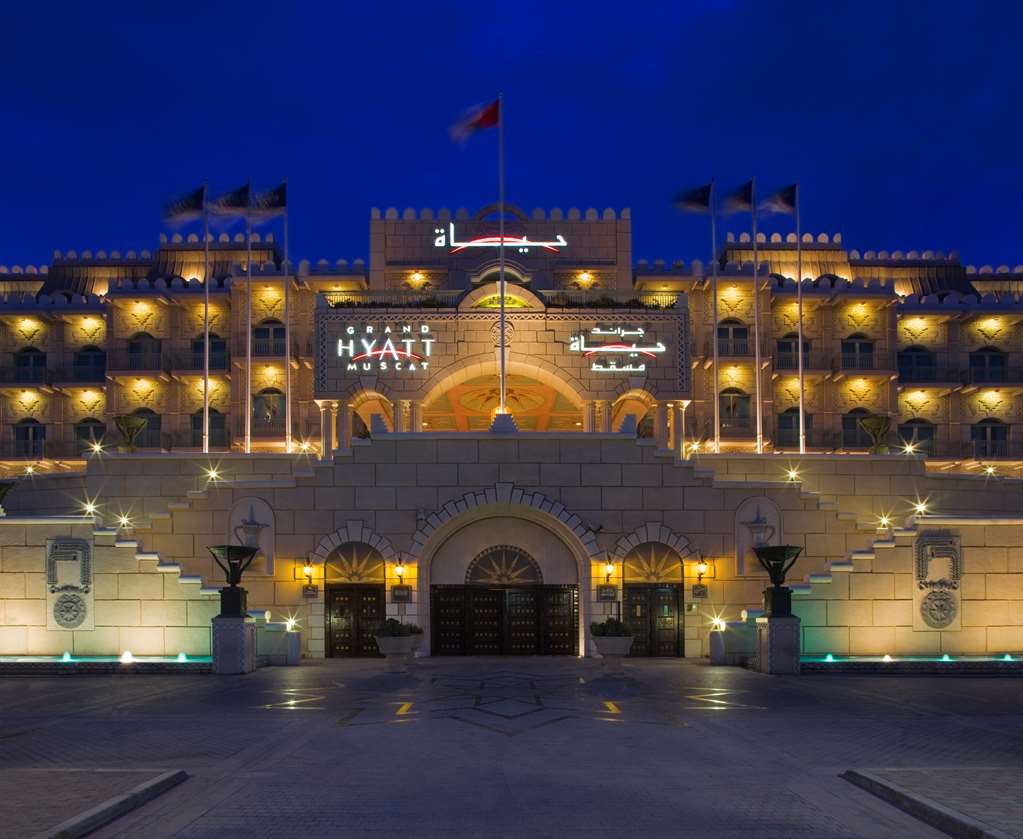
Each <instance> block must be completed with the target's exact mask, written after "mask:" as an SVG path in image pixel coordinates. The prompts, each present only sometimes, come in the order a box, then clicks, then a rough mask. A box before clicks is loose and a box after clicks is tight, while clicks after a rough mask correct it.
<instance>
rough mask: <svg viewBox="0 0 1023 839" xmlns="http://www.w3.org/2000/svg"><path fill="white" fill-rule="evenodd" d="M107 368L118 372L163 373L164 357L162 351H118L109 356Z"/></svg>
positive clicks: (111, 371) (113, 372)
mask: <svg viewBox="0 0 1023 839" xmlns="http://www.w3.org/2000/svg"><path fill="white" fill-rule="evenodd" d="M107 370H108V371H109V372H110V373H112V374H115V375H116V374H117V373H135V374H138V373H163V372H164V357H163V353H162V352H158V351H148V352H116V353H111V354H110V356H109V357H108V358H107Z"/></svg>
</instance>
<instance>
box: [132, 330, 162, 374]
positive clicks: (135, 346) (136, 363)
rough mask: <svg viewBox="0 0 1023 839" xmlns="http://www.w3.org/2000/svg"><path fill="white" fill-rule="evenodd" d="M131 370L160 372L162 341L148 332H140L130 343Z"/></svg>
mask: <svg viewBox="0 0 1023 839" xmlns="http://www.w3.org/2000/svg"><path fill="white" fill-rule="evenodd" d="M128 369H129V370H160V369H161V357H160V340H159V338H154V337H153V336H152V335H150V334H149V333H148V332H139V333H137V334H136V335H133V336H132V338H131V339H130V340H129V341H128Z"/></svg>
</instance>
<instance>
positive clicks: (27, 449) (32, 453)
mask: <svg viewBox="0 0 1023 839" xmlns="http://www.w3.org/2000/svg"><path fill="white" fill-rule="evenodd" d="M8 433H10V432H9V430H8ZM83 456H84V455H83V454H82V446H80V445H79V444H78V443H77V442H74V441H69V440H12V439H10V438H7V439H5V440H3V441H2V442H0V458H23V459H26V460H40V459H41V458H45V457H48V458H61V457H76V458H77V457H83Z"/></svg>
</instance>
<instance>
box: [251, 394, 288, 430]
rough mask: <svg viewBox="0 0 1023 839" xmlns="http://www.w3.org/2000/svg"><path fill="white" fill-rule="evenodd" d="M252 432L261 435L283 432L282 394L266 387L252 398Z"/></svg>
mask: <svg viewBox="0 0 1023 839" xmlns="http://www.w3.org/2000/svg"><path fill="white" fill-rule="evenodd" d="M252 433H253V434H257V435H262V436H281V435H283V434H284V394H283V393H281V391H279V390H277V388H273V387H268V388H265V389H264V390H261V391H260V392H259V393H257V394H256V397H255V398H254V399H253V400H252Z"/></svg>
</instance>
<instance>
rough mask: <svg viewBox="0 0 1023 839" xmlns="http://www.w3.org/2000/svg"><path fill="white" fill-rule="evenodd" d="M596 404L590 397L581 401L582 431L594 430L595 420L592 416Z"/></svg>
mask: <svg viewBox="0 0 1023 839" xmlns="http://www.w3.org/2000/svg"><path fill="white" fill-rule="evenodd" d="M595 407H596V404H595V403H594V402H593V400H591V399H587V400H585V401H584V402H583V431H585V432H587V433H589V432H591V431H593V430H594V428H595V422H594V417H593V412H594V408H595Z"/></svg>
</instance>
